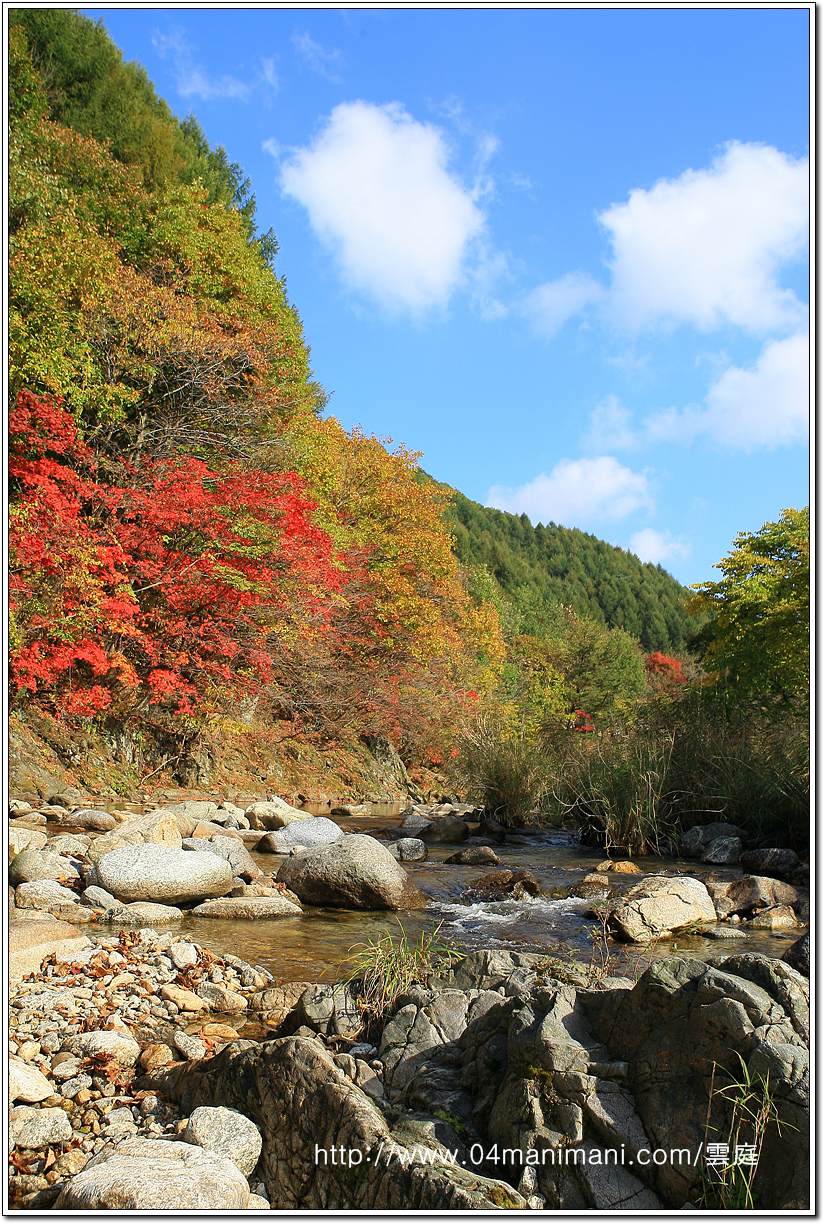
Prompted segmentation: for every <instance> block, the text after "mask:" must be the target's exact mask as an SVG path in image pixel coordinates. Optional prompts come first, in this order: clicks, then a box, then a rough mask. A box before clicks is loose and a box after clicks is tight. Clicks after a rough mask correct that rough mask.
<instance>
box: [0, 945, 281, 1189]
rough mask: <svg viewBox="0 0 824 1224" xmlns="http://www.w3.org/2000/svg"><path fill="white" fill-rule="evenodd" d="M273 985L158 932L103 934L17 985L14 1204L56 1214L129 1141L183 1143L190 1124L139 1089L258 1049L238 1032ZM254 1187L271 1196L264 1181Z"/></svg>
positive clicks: (265, 976)
mask: <svg viewBox="0 0 824 1224" xmlns="http://www.w3.org/2000/svg"><path fill="white" fill-rule="evenodd" d="M271 984H272V978H271V975H270V974H269V973H268V972H267V971H266V970H265V969H263V968H253V967H252V966H251V965H248V964H246V962H244V961H242V960H241V959H240V958H239V957H234V956H224V957H215V956H213V955H212V954H211V953H209V952H208V951H206V950H205V949H203V948H201V947H199V946H198V945H197V944H193V943H189V942H186V941H183V940H180V939H177V938H175V937H174V936H173V935H170V934H168V933H159V932H157V931H154V930H152V929H150V928H143V929H141V930H139V931H135V932H129V933H128V934H125V933H122V934H121V935H120V936H116V937H107V936H100V937H96V938H94V939H93V942H92V946H91V947H89V948H85V949H83V950H82V951H79V952H71V953H68V954H67V958H66V960H57V959H56V957H55V956H54V955H51V956H49V957H47V958H46V960H45V961H44V963H43V965H42V967H41V970H40V972H38V973H32V974H29V975H28V976H27V977H25V978H24V979H23V980H22V981H20V982H14V983H11V985H10V988H9V996H10V998H9V1001H10V1019H9V1043H8V1050H9V1055H10V1097H11V1107H12V1108H11V1115H10V1141H11V1143H12V1145H13V1146H12V1148H11V1152H10V1157H9V1162H10V1163H9V1194H10V1199H11V1201H12V1203H13V1205H14V1206H15V1207H21V1208H27V1209H32V1208H36V1207H40V1206H45V1207H48V1206H52V1205H53V1204H54V1202H55V1200H56V1199H57V1197H58V1195H59V1193H60V1190H61V1188H62V1186H63V1184H64V1183H65V1182H66V1181H67V1180H68V1179H70V1178H71V1177H73V1176H75V1175H76V1174H77V1173H79V1172H80V1171H81V1170H82V1169H83V1168H84V1167H85V1165H86V1163H87V1162H88V1161H89V1160H90V1159H91V1158H92V1157H93V1156H95V1155H97V1154H98V1153H99V1152H101V1151H103V1149H104V1148H106V1147H108V1146H110V1145H112V1144H115V1143H117V1142H119V1141H121V1140H123V1139H126V1138H130V1137H131V1138H147V1139H158V1138H162V1137H165V1138H167V1139H169V1138H171V1139H174V1138H180V1139H182V1138H184V1132H185V1131H186V1127H187V1122H188V1120H187V1119H186V1118H182V1117H181V1116H180V1114H179V1112H178V1110H177V1109H176V1107H175V1106H174V1105H173V1104H171V1103H169V1102H167V1101H164V1100H163V1099H162V1096H161V1095H159V1094H157V1093H155V1092H151V1091H149V1092H146V1091H143V1092H139V1091H135V1090H134V1089H133V1087H132V1083H133V1081H136V1080H139V1079H140V1077H141V1076H143V1075H145V1074H147V1073H148V1072H150V1071H152V1070H154V1069H156V1068H157V1067H162V1066H164V1065H169V1064H172V1063H174V1062H180V1061H182V1060H185V1059H197V1058H204V1057H208V1056H211V1055H213V1054H217V1053H219V1052H220V1051H221V1050H222V1049H224V1048H225V1047H226V1046H227V1045H230V1044H231V1045H233V1047H234V1048H236V1049H237V1050H239V1051H240V1050H243V1049H247V1048H249V1047H251V1046H252V1045H255V1044H256V1043H255V1042H254V1041H252V1040H250V1039H248V1038H247V1039H243V1038H240V1037H239V1034H238V1030H237V1028H236V1027H234V1025H237V1024H238V1017H240V1019H241V1020H242V1021H243V1022H245V1021H246V1019H247V1016H248V1015H249V1008H250V1000H251V999H252V997H253V995H254V994H255V992H259V991H261V990H262V988H264V987H266V986H271ZM227 1013H228V1014H227ZM218 1017H220V1019H218ZM229 1019H231V1020H233V1024H230V1023H228V1022H227V1021H228V1020H229ZM241 1027H242V1026H241ZM193 1141H194V1140H192V1139H191V1136H190V1137H189V1138H188V1139H187V1142H193ZM249 1180H250V1186H251V1190H252V1192H253V1194H256V1195H258V1196H260V1195H262V1194H263V1193H264V1191H263V1187H262V1184H260V1183H259V1182H258V1181H257V1179H255V1178H254V1176H250V1178H249ZM250 1205H252V1206H254V1207H260V1208H262V1207H263V1206H264V1204H263V1203H261V1202H259V1201H258V1202H255V1203H253V1204H250ZM181 1206H183V1205H181ZM266 1206H268V1204H266Z"/></svg>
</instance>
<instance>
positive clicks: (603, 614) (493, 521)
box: [446, 491, 700, 651]
mask: <svg viewBox="0 0 824 1224" xmlns="http://www.w3.org/2000/svg"><path fill="white" fill-rule="evenodd" d="M446 521H447V523H448V525H449V528H450V530H451V531H452V533H453V535H454V537H455V544H454V550H455V555H456V556H457V557H458V559H459V560H460V561H461V562H462V563H463V564H464V565H485V566H486V568H487V569H488V570H489V572H490V574H491V575H492V576H493V577H494V578H495V580H496V581H497V583H498V584H499V586H500V587H501V590H502V591H503V592H504V594H505V595H506V596H507V597H508V598H509V599H510V600H513V601H515V603H516V604H518V605H519V606H521V607H522V608H523V610H524V614H525V615H530V616H531V617H532V619H533V620H536V618H538V617H539V615H540V612H539V609H540V607H541V606H542V605H552V604H558V603H560V604H563V605H565V606H568V607H572V608H573V609H574V611H575V612H576V613H577V614H578V616H586V617H590V618H592V619H593V620H595V621H597V622H598V623H599V624H604V625H607V626H608V627H609V628H610V629H626V631H627V632H628V633H631V634H632V635H633V637H636V638H638V639H639V641H640V642H641V644H642V646H643V647H644V648H645V649H646V650H648V651H653V650H658V651H661V650H664V651H666V650H683V649H684V648H685V646H686V644H687V642H688V640H689V638H690V637H691V636H692V635H693V634H694V633H695V632H696V630H697V628H698V626H699V623H700V622H699V621H698V620H697V619H696V618H695V617H692V616H689V615H688V614H687V612H686V610H685V601H686V600H687V599H689V597H690V592H689V591H688V590H687V589H686V587H683V586H681V584H680V583H678V582H676V580H675V579H674V578H673V577H672V575H671V574H668V573H667V571H666V570H665V569H663V568H662V567H661V566H660V565H651V564H650V563H649V562H647V563H646V564H642V562H641V561H639V560H638V558H637V557H636V556H635V554H634V553H631V552H626V551H625V550H624V549H622V548H616V547H614V546H613V545H611V544H607V543H605V542H604V541H603V540H599V539H597V538H596V537H595V536H593V535H588V534H587V533H586V532H583V531H579V530H578V529H577V528H569V527H561V526H559V525H558V524H556V523H548V524H547V525H546V526H543V525H542V524H540V523H539V524H538V526H537V527H533V526H532V523H531V522H530V521H529V519H528V518H527V516H526V515H525V514H522V515H520V516H519V515H516V514H508V513H507V512H506V511H503V510H494V509H492V508H491V507H489V506H481V505H479V504H478V502H473V501H470V500H469V498H468V497H464V496H463V494H462V493H458V492H457V491H453V493H452V496H451V499H450V503H449V506H448V508H447V512H446Z"/></svg>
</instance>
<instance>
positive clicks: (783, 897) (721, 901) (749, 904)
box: [707, 875, 798, 918]
mask: <svg viewBox="0 0 824 1224" xmlns="http://www.w3.org/2000/svg"><path fill="white" fill-rule="evenodd" d="M707 891H708V892H709V894H710V896H711V897H712V900H713V904H714V906H715V911H716V913H717V915H718V917H719V918H728V917H729V916H730V914H751V913H754V912H756V911H758V910H762V909H771V908H772V907H773V906H776V905H794V904H795V902H796V901H798V893H797V891H796V890H795V889H794V888H793V886H792V884H784V883H783V882H782V881H780V880H774V879H772V878H771V877H769V876H753V875H745V876H742V877H741V878H740V879H738V880H724V881H718V882H716V881H712V880H710V881H708V882H707Z"/></svg>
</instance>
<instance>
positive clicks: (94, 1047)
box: [64, 1029, 140, 1067]
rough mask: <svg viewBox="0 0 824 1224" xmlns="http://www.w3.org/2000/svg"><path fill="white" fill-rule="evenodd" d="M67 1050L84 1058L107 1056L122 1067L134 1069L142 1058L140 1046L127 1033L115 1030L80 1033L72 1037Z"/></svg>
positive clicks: (66, 1045)
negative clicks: (98, 1055) (96, 1055)
mask: <svg viewBox="0 0 824 1224" xmlns="http://www.w3.org/2000/svg"><path fill="white" fill-rule="evenodd" d="M64 1048H65V1049H67V1050H69V1051H70V1053H72V1054H79V1055H80V1056H81V1057H83V1058H93V1057H94V1055H95V1054H105V1055H107V1056H108V1057H109V1058H110V1059H111V1060H112V1062H116V1063H117V1065H118V1066H120V1067H133V1066H134V1065H135V1063H136V1062H137V1060H138V1058H139V1057H140V1046H139V1045H138V1044H137V1042H136V1041H135V1040H134V1038H133V1037H130V1036H129V1035H128V1034H127V1033H119V1032H117V1031H116V1030H115V1029H95V1030H94V1031H93V1032H91V1033H80V1034H78V1036H76V1037H70V1038H69V1039H68V1041H66V1043H65V1047H64Z"/></svg>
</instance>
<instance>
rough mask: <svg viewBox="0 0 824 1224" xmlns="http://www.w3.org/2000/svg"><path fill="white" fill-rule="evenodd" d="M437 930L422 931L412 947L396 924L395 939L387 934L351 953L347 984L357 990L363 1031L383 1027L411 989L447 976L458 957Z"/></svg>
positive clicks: (403, 931)
mask: <svg viewBox="0 0 824 1224" xmlns="http://www.w3.org/2000/svg"><path fill="white" fill-rule="evenodd" d="M440 930H441V928H440V926H437V927H434V928H433V929H432V930H431V931H429V932H427V931H422V932H421V934H420V937H419V939H418V941H417V943H411V942H410V940H409V936H408V935H407V934H406V931H405V930H404V929H403V927H402V926H401V923H400V922H398V931H399V934H398V935H394V934H393V933H392V931H388V932H387V933H386V935H383V936H381V938H380V939H375V940H371V941H369V942H368V943H365V944H356V945H355V946H354V947H353V948H352V949H351V951H350V956H349V962H350V964H351V966H352V968H351V970H350V972H349V974H348V977H347V978H346V981H347V982H351V983H353V984H355V985H356V987H357V992H358V1003H359V1005H360V1007H361V1009H362V1012H363V1016H364V1027H366V1028H367V1029H368V1028H369V1026H370V1025H375V1024H378V1025H383V1023H384V1022H385V1021H386V1020H388V1019H389V1017H390V1016H391V1015H392V1013H393V1011H394V1010H395V1008H396V1005H397V1002H398V999H399V998H400V997H401V995H404V994H406V993H407V991H408V990H409V989H410V988H411V987H412V986H425V985H426V984H427V983H428V981H429V979H430V978H431V977H434V976H435V975H436V974H438V973H444V972H446V971H447V970H448V969H449V967H450V966H451V965H452V963H453V961H456V960H459V959H460V954H459V953H457V952H455V951H454V950H453V948H452V947H451V945H450V944H448V943H446V942H445V941H444V940H443V939H441V937H440Z"/></svg>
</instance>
